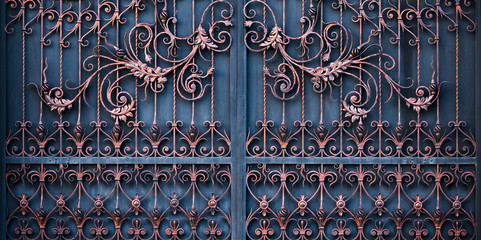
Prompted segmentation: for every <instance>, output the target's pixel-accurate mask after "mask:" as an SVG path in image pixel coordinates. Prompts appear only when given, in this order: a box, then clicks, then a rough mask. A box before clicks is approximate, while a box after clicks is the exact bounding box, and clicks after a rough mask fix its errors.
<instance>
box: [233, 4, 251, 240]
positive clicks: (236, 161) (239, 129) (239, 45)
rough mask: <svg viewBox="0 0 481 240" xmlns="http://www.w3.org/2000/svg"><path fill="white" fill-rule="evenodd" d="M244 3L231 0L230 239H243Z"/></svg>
mask: <svg viewBox="0 0 481 240" xmlns="http://www.w3.org/2000/svg"><path fill="white" fill-rule="evenodd" d="M244 4H245V1H244V0H238V1H232V5H233V7H234V9H237V11H236V12H234V14H235V17H234V19H233V20H234V26H235V30H234V35H233V40H234V44H235V45H234V44H233V46H235V47H233V48H232V50H231V57H230V59H231V61H230V63H229V64H230V69H231V71H230V80H231V84H232V85H233V86H234V87H231V88H230V95H231V96H232V98H231V99H232V100H231V101H234V104H232V105H231V106H234V107H232V108H231V109H230V116H231V118H230V119H231V123H232V125H231V126H232V128H231V129H232V131H231V135H232V145H231V146H232V162H231V172H232V175H231V176H232V189H231V206H232V207H231V209H232V222H231V229H232V239H245V238H246V234H245V212H246V197H245V196H246V186H245V176H246V161H245V155H246V154H245V148H244V147H243V146H245V138H246V113H247V112H246V110H247V109H246V75H245V73H246V64H245V61H246V48H245V46H244V41H243V40H244V39H243V36H244V34H245V28H243V27H242V26H243V22H244V15H243V14H242V8H243V6H244Z"/></svg>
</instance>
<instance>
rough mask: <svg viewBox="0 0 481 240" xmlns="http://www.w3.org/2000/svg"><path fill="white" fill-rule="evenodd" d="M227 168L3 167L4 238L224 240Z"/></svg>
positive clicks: (227, 213) (228, 186) (228, 183)
mask: <svg viewBox="0 0 481 240" xmlns="http://www.w3.org/2000/svg"><path fill="white" fill-rule="evenodd" d="M230 176H231V174H230V166H229V165H188V164H186V165H142V164H128V165H102V164H97V165H95V164H94V165H81V164H76V165H66V164H60V165H53V164H49V165H44V164H32V165H28V164H22V165H8V169H7V175H6V178H7V183H8V184H7V191H8V194H7V195H8V196H7V229H8V233H7V234H8V238H10V239H33V238H38V239H63V238H76V239H112V238H113V239H187V238H188V239H214V238H215V239H229V238H230V236H231V226H230V223H231V213H230V191H231V190H230V189H231V178H230Z"/></svg>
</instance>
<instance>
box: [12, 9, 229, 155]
mask: <svg viewBox="0 0 481 240" xmlns="http://www.w3.org/2000/svg"><path fill="white" fill-rule="evenodd" d="M209 2H210V3H209ZM6 3H7V6H8V7H9V10H10V11H12V12H15V14H14V16H13V17H12V18H11V19H10V20H9V22H8V24H7V25H6V26H5V30H6V31H7V33H8V34H10V35H15V34H21V38H22V51H21V52H22V57H21V59H22V62H21V63H22V64H21V65H22V71H21V73H22V74H21V79H22V119H21V120H18V121H17V122H16V126H17V127H18V129H16V130H12V131H11V132H10V134H9V136H8V139H7V145H8V147H7V148H8V149H7V155H8V156H20V157H37V156H79V157H83V156H144V157H145V156H148V157H156V156H182V157H194V156H228V155H229V154H230V151H231V150H230V139H229V136H228V134H227V132H226V131H225V130H223V129H222V127H221V122H220V121H218V120H216V118H215V117H214V112H215V111H214V86H215V85H216V83H215V81H214V76H215V75H216V72H219V71H223V70H222V69H219V70H214V68H215V65H216V64H215V60H214V57H215V56H216V54H218V53H223V52H228V51H229V48H230V46H231V34H230V33H229V29H230V27H231V26H232V23H231V20H230V19H231V17H232V14H233V9H232V5H231V4H230V3H229V2H227V1H223V0H216V1H208V2H207V3H208V4H207V5H206V6H205V10H204V12H203V13H202V14H201V15H200V16H199V15H198V14H196V13H195V4H194V1H192V16H191V19H192V32H191V34H190V35H187V36H180V35H179V34H178V33H177V28H178V26H177V25H178V24H177V22H178V19H177V14H179V13H178V11H179V10H178V9H176V1H175V0H172V1H167V0H166V1H152V2H143V1H139V0H132V1H131V2H130V3H128V4H127V5H126V6H123V4H120V3H119V2H118V1H98V2H95V3H92V2H88V3H83V2H82V1H78V6H76V4H74V3H73V2H63V1H62V0H61V1H53V2H51V3H50V1H47V0H28V1H16V0H7V1H6ZM182 10H183V9H181V10H180V11H182ZM142 16H149V17H150V18H151V19H152V20H151V21H149V22H140V20H139V17H142ZM127 19H129V21H127ZM130 20H132V21H130ZM132 24H133V25H132ZM125 29H128V30H127V31H126V30H125ZM121 30H122V31H121ZM123 31H126V32H125V34H124V41H123V43H122V41H120V39H121V36H122V35H123ZM29 35H32V36H29ZM33 35H35V36H40V37H39V38H38V39H35V38H34V37H33ZM57 35H58V36H57ZM75 41H76V42H77V44H74V42H75ZM37 43H38V45H39V46H40V59H39V62H38V63H36V64H35V65H38V64H40V68H41V71H40V74H34V73H33V71H31V70H29V69H28V68H29V67H30V66H29V65H28V64H31V63H32V62H31V61H27V60H29V59H31V58H32V56H31V55H29V53H28V50H27V47H26V45H27V44H37ZM55 48H58V53H59V59H55V58H47V56H50V55H51V54H53V51H54V49H55ZM74 49H75V50H76V51H70V50H74ZM179 49H181V50H182V51H181V50H179ZM187 49H188V50H187ZM86 50H90V51H86ZM84 52H90V54H89V55H87V56H85V54H84ZM33 59H34V58H33ZM73 59H77V60H76V63H77V64H78V66H77V69H76V71H78V76H76V79H69V80H64V78H65V76H64V75H66V74H67V73H65V72H64V71H63V69H64V68H66V64H67V63H68V64H69V65H70V64H72V63H73V62H75V60H73ZM53 64H58V65H59V66H58V69H59V72H58V75H57V76H55V75H54V74H53V72H52V71H50V70H49V66H52V65H53ZM26 74H28V79H27V77H26ZM69 76H70V75H69ZM18 77H20V76H18ZM129 81H131V82H133V85H132V84H131V85H128V86H130V88H129V87H125V85H126V84H128V83H127V82H129ZM167 85H169V87H168V89H172V90H171V91H172V93H171V98H170V100H169V101H171V102H172V107H171V111H170V113H169V112H168V111H164V110H162V111H160V110H159V104H158V99H160V98H161V95H169V93H167V92H166V91H165V90H166V88H167ZM35 88H36V90H37V95H38V96H37V97H38V98H39V99H40V100H41V102H40V103H39V106H40V113H39V116H38V117H35V118H33V119H32V118H30V119H29V118H27V116H26V108H27V107H30V106H38V105H34V104H36V103H32V102H26V101H27V99H28V96H29V95H30V96H31V93H32V90H33V89H35ZM95 89H96V90H95ZM139 90H141V91H140V93H139ZM142 92H143V95H144V96H142ZM209 94H210V101H208V102H205V101H203V102H202V103H199V104H201V105H205V104H206V103H207V104H209V108H210V116H209V117H208V118H205V119H200V120H201V121H202V122H201V124H199V119H198V117H196V114H195V113H196V112H195V111H196V105H195V104H196V102H199V101H200V100H201V99H203V98H206V97H207V96H206V95H209ZM91 95H94V96H95V97H96V104H93V103H92V102H91V101H89V100H90V99H92V97H90V96H91ZM148 98H150V99H153V105H149V106H148V107H146V108H150V111H151V112H153V117H149V119H141V118H140V116H141V115H139V114H138V112H139V110H140V109H139V108H143V107H144V106H143V101H145V100H146V99H148ZM179 99H181V101H186V102H187V103H189V104H190V105H191V106H190V108H187V109H191V112H190V119H189V121H188V124H187V126H186V127H183V125H184V122H185V119H181V118H180V117H178V116H177V112H178V110H177V109H176V107H177V106H178V104H179ZM159 101H160V100H159ZM89 103H90V104H89ZM95 106H96V109H95ZM75 108H76V110H77V113H76V115H77V116H76V120H73V121H71V119H72V117H68V116H72V114H75V113H70V115H67V112H68V111H75V110H74V109H75ZM203 109H204V108H203ZM48 110H50V111H53V112H55V113H57V115H58V119H56V120H53V119H52V114H51V113H49V112H48ZM144 110H145V109H144ZM92 111H96V119H95V118H94V119H91V118H90V116H91V115H90V114H88V113H89V112H92ZM102 111H106V113H108V115H110V116H111V117H112V118H113V120H114V121H113V123H111V122H110V121H108V119H105V118H104V117H103V114H104V113H103V112H102ZM158 111H159V112H158ZM168 113H169V115H171V116H172V117H171V119H170V120H168V121H166V122H165V125H166V128H165V127H163V125H164V124H160V122H159V121H160V119H166V118H165V117H164V115H166V114H168ZM159 114H162V115H160V116H159ZM74 118H75V117H74ZM87 120H91V122H90V123H89V125H90V128H89V127H86V125H85V123H82V122H85V121H87ZM122 122H126V125H124V124H122ZM35 123H36V124H35ZM148 123H150V124H148ZM52 125H53V128H52V127H51V126H52ZM146 125H148V126H147V127H146ZM199 125H201V126H199ZM149 126H150V127H149ZM106 143H107V144H106ZM132 143H133V144H132ZM145 143H147V144H145ZM105 144H106V145H105Z"/></svg>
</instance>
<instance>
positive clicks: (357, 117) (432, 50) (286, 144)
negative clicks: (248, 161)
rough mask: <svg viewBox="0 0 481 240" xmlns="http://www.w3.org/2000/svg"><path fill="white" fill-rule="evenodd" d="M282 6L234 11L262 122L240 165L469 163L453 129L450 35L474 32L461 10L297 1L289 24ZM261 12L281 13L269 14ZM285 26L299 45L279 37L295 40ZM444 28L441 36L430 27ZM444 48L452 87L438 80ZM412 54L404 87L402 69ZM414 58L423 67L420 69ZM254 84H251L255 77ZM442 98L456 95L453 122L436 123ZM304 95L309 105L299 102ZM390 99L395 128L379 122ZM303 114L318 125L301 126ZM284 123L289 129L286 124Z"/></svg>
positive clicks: (261, 4) (378, 0)
mask: <svg viewBox="0 0 481 240" xmlns="http://www.w3.org/2000/svg"><path fill="white" fill-rule="evenodd" d="M286 4H288V5H289V6H293V4H292V2H286V1H285V0H282V1H261V0H251V1H248V2H247V3H246V4H245V6H244V16H245V18H246V21H245V24H244V25H245V27H246V28H247V33H246V35H245V38H244V41H245V45H246V47H247V49H248V50H249V51H251V52H255V53H261V54H262V61H263V67H262V70H260V69H259V70H258V68H257V69H256V70H258V71H259V72H260V71H262V76H263V80H262V82H263V84H262V86H261V85H260V84H254V85H255V86H256V87H263V112H262V118H261V120H259V121H257V122H256V125H257V128H256V129H252V128H251V130H250V132H249V135H248V137H247V146H246V150H247V154H248V156H252V157H260V156H267V157H291V156H319V157H345V156H354V157H386V156H389V157H472V156H475V153H476V143H475V139H474V135H473V134H472V133H471V131H470V130H469V128H466V127H467V123H466V122H465V121H463V120H461V119H460V112H459V109H460V108H459V98H458V95H459V91H460V90H459V85H460V81H459V76H460V73H459V71H460V70H459V67H460V66H459V60H460V55H459V45H460V43H459V42H460V36H459V31H461V30H463V29H462V27H461V26H464V25H466V27H465V30H466V32H468V33H469V32H473V31H474V30H475V29H476V23H474V22H473V20H472V16H471V15H470V14H469V13H468V11H467V10H464V8H469V7H471V3H470V2H466V1H465V2H462V1H445V2H443V1H439V0H437V1H422V0H417V1H414V2H412V1H404V0H398V1H382V0H374V1H362V0H361V1H346V0H339V1H332V2H325V1H314V0H309V1H308V0H303V1H299V3H297V5H298V4H301V5H302V6H301V7H300V8H299V9H300V12H299V13H298V14H297V15H296V16H299V18H297V19H296V18H293V17H292V16H293V14H294V13H292V11H289V13H287V11H286ZM271 5H276V9H282V10H279V11H277V12H276V11H274V10H273V8H271ZM453 5H456V7H455V8H452V6H453ZM287 14H290V15H289V16H290V17H289V18H288V17H286V15H287ZM294 15H295V14H294ZM279 16H282V21H279V20H278V17H279ZM294 19H295V20H296V21H295V22H294V21H293V20H294ZM299 20H300V25H301V26H299ZM286 22H287V23H286ZM293 24H295V26H296V27H297V28H301V31H297V32H299V35H295V36H292V34H291V35H289V34H287V33H286V29H287V31H288V30H289V29H292V31H291V32H296V29H295V28H296V27H292V25H293ZM446 25H447V31H446V32H444V31H443V29H441V27H440V26H446ZM352 26H356V27H352ZM357 27H358V28H359V29H356V28H357ZM356 31H357V33H356ZM451 32H454V33H455V34H454V35H453V34H452V33H451ZM441 34H443V36H442V37H441ZM445 35H449V36H445ZM453 38H454V40H455V44H454V45H452V47H453V48H455V59H453V62H455V65H454V66H452V69H454V71H455V73H454V74H453V75H452V78H451V75H449V76H447V75H446V76H440V69H439V65H440V64H443V63H446V62H447V60H444V61H441V58H443V57H444V55H446V54H447V52H446V51H441V50H440V49H439V45H440V43H441V42H442V41H446V43H444V42H442V43H441V44H450V43H452V39H453ZM444 39H446V40H444ZM447 39H449V40H447ZM466 41H467V40H466ZM445 47H447V46H446V45H445ZM412 50H415V53H414V54H415V56H416V60H415V61H413V65H412V66H414V67H415V69H416V72H415V75H414V76H413V77H412V76H410V75H408V72H406V71H407V70H409V71H410V66H405V64H404V63H403V62H405V60H404V59H402V56H403V55H402V54H404V55H405V54H406V53H408V52H411V51H412ZM421 51H422V53H421ZM421 54H423V56H430V57H429V58H430V59H431V61H430V62H425V61H424V62H421ZM443 54H444V55H443ZM424 58H425V57H424ZM466 61H468V60H466ZM428 72H429V73H428ZM425 73H428V74H429V76H430V77H429V78H428V77H427V75H428V74H425ZM401 74H402V75H401ZM255 76H256V77H257V76H258V77H259V81H258V82H261V81H260V74H257V75H255ZM309 78H310V81H308V80H307V79H309ZM309 85H311V86H309ZM444 85H450V86H451V87H449V89H448V88H447V87H443V86H444ZM453 86H455V87H453ZM310 88H312V89H310ZM346 90H347V91H348V92H347V93H346ZM309 91H312V92H314V93H316V94H317V96H318V97H319V104H318V105H314V106H316V107H314V108H312V106H313V105H312V103H310V106H311V108H308V107H307V101H311V102H312V101H313V100H314V98H315V97H314V96H313V95H312V94H310V93H309ZM448 92H454V93H455V95H456V97H455V102H452V105H455V107H454V109H455V114H452V115H450V116H449V118H446V117H441V116H440V108H442V107H443V106H444V105H445V104H451V103H446V102H443V103H442V104H443V105H441V104H440V103H439V101H438V99H439V98H440V97H442V95H443V94H445V95H449V94H451V93H448ZM308 94H310V95H309V96H311V98H308V99H306V96H307V95H308ZM271 95H272V96H273V98H270V96H271ZM328 96H329V97H330V100H331V101H328V100H329V99H328V98H329V97H328ZM299 98H300V102H299V101H298V100H296V99H299ZM336 98H337V99H336ZM396 98H397V119H396V118H395V117H394V116H395V115H394V114H392V113H390V114H386V113H384V112H383V106H385V107H388V108H394V107H395V104H390V102H393V101H396ZM258 99H259V100H262V99H261V98H258ZM336 102H337V103H336ZM336 105H337V106H338V107H337V109H339V110H338V112H337V113H336V114H335V116H333V115H334V114H333V113H334V112H332V110H331V111H330V112H329V113H330V115H326V113H325V110H326V109H328V108H331V109H332V107H333V106H336ZM402 105H406V107H407V110H408V111H409V110H410V111H413V112H414V113H409V112H408V111H407V110H406V109H404V108H403V107H402ZM269 108H274V109H278V110H279V111H278V112H282V115H281V116H280V117H279V115H280V114H278V113H276V112H275V111H273V110H270V112H269ZM316 108H317V109H316ZM281 109H282V110H281ZM289 109H290V111H289ZM298 109H300V111H299V110H298ZM334 109H336V107H334ZM434 111H436V113H435V118H436V120H435V123H434V124H432V123H431V122H428V121H426V120H425V119H424V118H428V119H432V118H429V117H427V116H430V115H431V113H433V114H434ZM308 113H315V114H318V116H319V117H318V118H313V119H308V118H307V116H306V115H307V114H308ZM298 114H300V115H298ZM293 115H295V116H296V117H295V118H294V119H295V121H292V122H289V120H288V117H291V116H293ZM453 115H454V116H453ZM308 116H313V114H309V115H308ZM255 117H256V118H255V119H260V116H257V115H256V116H255ZM336 117H337V119H336ZM433 117H434V115H433ZM315 121H318V124H317V125H316V124H314V122H315ZM431 121H432V122H433V120H431ZM433 125H434V126H433Z"/></svg>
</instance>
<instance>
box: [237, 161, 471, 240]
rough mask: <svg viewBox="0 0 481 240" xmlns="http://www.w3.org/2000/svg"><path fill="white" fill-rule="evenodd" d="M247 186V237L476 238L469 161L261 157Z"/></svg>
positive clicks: (248, 176) (251, 166)
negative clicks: (270, 161)
mask: <svg viewBox="0 0 481 240" xmlns="http://www.w3.org/2000/svg"><path fill="white" fill-rule="evenodd" d="M247 190H248V200H249V201H250V202H252V203H251V204H250V207H249V208H248V209H247V210H248V215H247V220H246V230H247V236H248V239H263V240H267V239H377V240H381V239H448V238H449V239H451V238H452V239H474V238H475V231H474V229H475V226H476V221H475V216H474V215H475V211H474V205H475V204H474V198H475V196H474V195H473V193H474V190H475V173H474V168H473V167H472V166H461V165H431V166H420V165H412V166H409V165H371V166H367V165H357V166H356V165H343V164H338V165H300V164H299V165H266V164H259V165H250V167H249V170H248V173H247ZM299 190H300V191H299Z"/></svg>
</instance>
